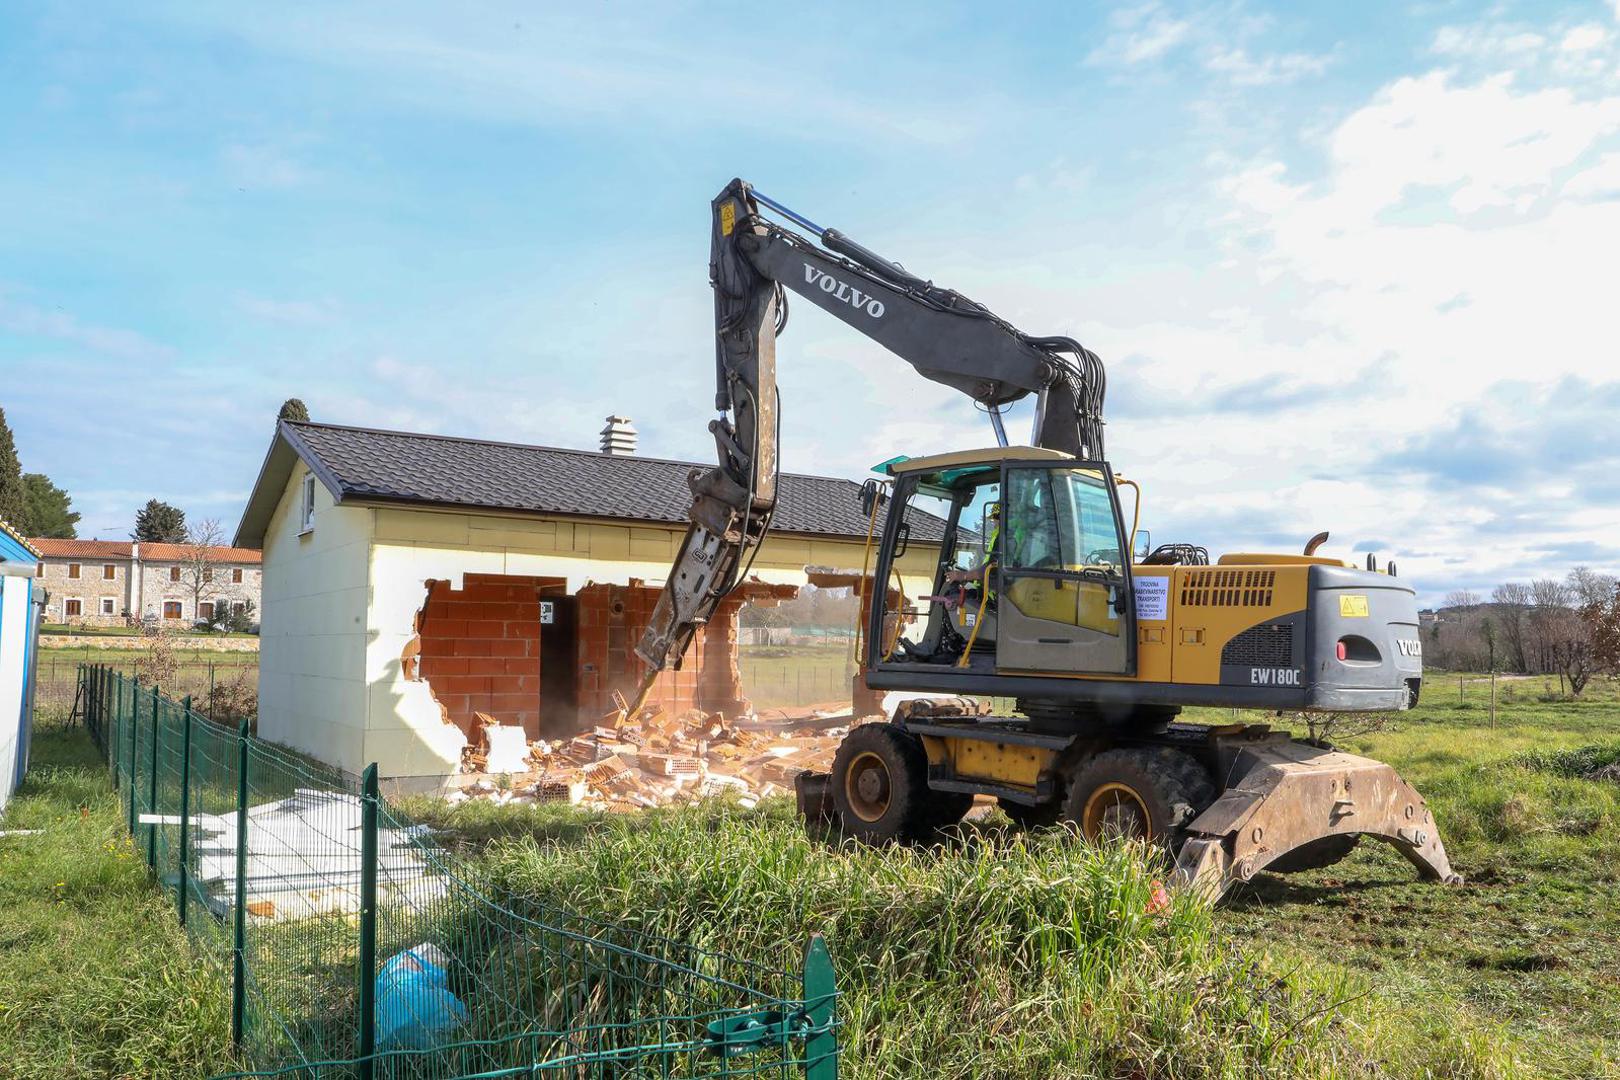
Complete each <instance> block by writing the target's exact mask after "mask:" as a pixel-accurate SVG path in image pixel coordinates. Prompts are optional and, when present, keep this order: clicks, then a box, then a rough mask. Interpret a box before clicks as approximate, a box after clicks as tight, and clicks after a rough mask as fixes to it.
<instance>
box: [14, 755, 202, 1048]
mask: <svg viewBox="0 0 1620 1080" xmlns="http://www.w3.org/2000/svg"><path fill="white" fill-rule="evenodd" d="M3 826H4V828H5V829H6V830H8V831H9V830H38V833H37V834H35V835H12V836H4V837H0V1075H3V1076H6V1077H14V1078H17V1080H27V1078H34V1077H38V1078H40V1080H44V1078H47V1077H49V1078H58V1077H187V1078H191V1077H197V1076H207V1075H210V1074H212V1073H218V1072H222V1071H226V1069H227V1067H228V1066H229V1065H230V1062H229V1061H228V1060H227V1058H226V1055H225V1054H224V1053H223V1050H224V1048H225V1047H227V1046H228V1045H229V1040H230V1025H229V1020H228V994H227V991H226V983H225V980H224V979H223V978H222V976H221V975H220V974H219V973H217V972H215V971H213V970H212V969H211V968H208V967H207V966H205V965H203V964H202V963H201V962H200V959H199V958H198V957H196V956H194V954H193V953H192V951H191V949H190V947H189V946H188V944H187V943H186V940H185V937H184V935H183V934H182V933H181V931H180V928H179V925H178V924H177V923H176V921H175V917H174V911H173V908H172V907H171V906H170V904H169V901H168V899H167V898H166V897H163V896H160V895H159V894H158V892H157V890H156V888H155V887H154V885H153V884H152V881H151V877H150V875H149V874H148V873H147V870H146V864H145V863H144V862H143V861H142V859H141V857H140V855H139V853H137V852H136V851H135V850H134V849H133V847H132V846H131V845H130V843H129V841H128V837H127V834H126V833H125V831H124V817H123V813H122V808H121V807H119V806H118V805H117V803H116V800H115V799H114V797H113V793H112V789H111V787H110V786H109V785H108V783H107V774H106V771H105V769H104V768H103V766H102V764H101V759H100V758H99V756H97V754H96V752H95V749H94V747H92V746H91V745H90V741H89V739H88V737H86V736H85V734H84V732H83V731H82V730H79V731H73V732H63V731H61V730H60V729H55V730H52V729H46V730H43V731H39V732H36V733H35V736H34V743H33V760H32V763H31V768H30V770H29V774H28V779H27V782H26V783H25V784H24V786H23V788H22V789H21V790H20V791H19V792H18V794H17V796H16V797H15V798H14V799H13V800H12V802H11V804H10V806H8V807H7V808H6V812H5V819H4V822H3Z"/></svg>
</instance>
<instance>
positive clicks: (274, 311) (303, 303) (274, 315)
mask: <svg viewBox="0 0 1620 1080" xmlns="http://www.w3.org/2000/svg"><path fill="white" fill-rule="evenodd" d="M236 306H237V307H239V308H241V309H242V310H243V311H244V312H246V313H247V314H249V315H252V316H253V317H254V318H256V319H263V320H264V321H265V322H272V323H283V324H285V325H288V326H325V325H327V324H330V323H331V322H332V321H333V320H334V319H336V318H337V314H338V304H337V302H336V301H334V300H277V299H274V298H272V297H268V296H245V295H244V296H238V297H237V298H236Z"/></svg>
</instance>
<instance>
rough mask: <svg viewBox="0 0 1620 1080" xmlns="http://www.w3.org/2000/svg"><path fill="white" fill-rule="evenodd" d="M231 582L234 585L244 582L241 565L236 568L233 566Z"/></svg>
mask: <svg viewBox="0 0 1620 1080" xmlns="http://www.w3.org/2000/svg"><path fill="white" fill-rule="evenodd" d="M231 584H233V585H240V584H242V568H241V567H240V566H238V567H235V568H233V569H232V570H231Z"/></svg>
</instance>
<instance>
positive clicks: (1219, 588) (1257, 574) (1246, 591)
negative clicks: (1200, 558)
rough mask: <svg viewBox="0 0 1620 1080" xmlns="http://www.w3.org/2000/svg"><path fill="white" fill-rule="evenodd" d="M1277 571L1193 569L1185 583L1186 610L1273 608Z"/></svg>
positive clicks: (1182, 585)
mask: <svg viewBox="0 0 1620 1080" xmlns="http://www.w3.org/2000/svg"><path fill="white" fill-rule="evenodd" d="M1276 583H1277V571H1275V570H1222V569H1212V570H1190V571H1188V572H1187V574H1186V576H1185V577H1183V578H1182V580H1181V603H1182V605H1183V606H1185V607H1270V606H1271V596H1272V589H1273V587H1274V586H1275V585H1276Z"/></svg>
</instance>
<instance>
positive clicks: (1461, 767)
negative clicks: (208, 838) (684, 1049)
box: [438, 677, 1620, 1080]
mask: <svg viewBox="0 0 1620 1080" xmlns="http://www.w3.org/2000/svg"><path fill="white" fill-rule="evenodd" d="M1429 690H1430V692H1429V694H1428V700H1426V701H1425V702H1424V703H1423V704H1422V705H1421V707H1420V708H1418V709H1417V710H1415V711H1413V712H1411V713H1408V714H1404V715H1402V716H1400V717H1399V718H1397V719H1395V720H1394V721H1393V722H1392V723H1391V724H1390V726H1389V727H1388V729H1387V730H1385V731H1384V732H1382V733H1379V734H1376V735H1372V736H1368V737H1365V738H1358V739H1351V740H1345V745H1346V747H1347V748H1348V749H1353V750H1357V751H1360V752H1364V753H1368V754H1370V755H1372V756H1375V757H1380V758H1382V759H1384V760H1386V761H1389V762H1390V763H1391V764H1393V765H1395V766H1396V767H1397V768H1398V769H1400V770H1401V771H1402V773H1403V774H1404V775H1405V776H1407V778H1408V779H1410V780H1411V781H1412V782H1413V783H1415V784H1416V785H1417V786H1418V787H1419V788H1420V790H1422V791H1423V792H1424V794H1425V795H1426V796H1427V798H1428V799H1429V801H1430V803H1431V805H1432V807H1433V809H1434V812H1435V815H1436V818H1437V821H1438V822H1439V825H1440V828H1441V830H1442V833H1443V835H1444V837H1445V840H1446V842H1447V845H1448V847H1449V849H1450V852H1451V856H1452V860H1453V862H1454V864H1455V865H1456V867H1457V868H1458V869H1459V870H1460V871H1461V872H1462V873H1464V874H1465V875H1466V876H1467V877H1468V879H1469V881H1468V883H1467V884H1465V885H1463V886H1461V887H1456V888H1446V887H1441V886H1437V885H1433V884H1427V883H1422V882H1418V881H1417V880H1415V875H1414V873H1413V871H1412V869H1411V868H1410V866H1409V865H1408V864H1407V863H1406V862H1405V860H1404V859H1402V858H1401V857H1400V856H1399V855H1398V854H1397V853H1396V852H1395V851H1394V850H1393V849H1391V848H1388V847H1386V846H1384V845H1381V844H1377V843H1374V842H1370V841H1369V842H1364V844H1363V845H1362V848H1361V849H1360V850H1358V851H1357V852H1356V853H1355V854H1354V855H1352V856H1351V858H1350V859H1348V860H1346V861H1345V862H1343V863H1341V864H1340V865H1338V866H1336V867H1333V868H1331V869H1328V870H1323V871H1317V872H1314V873H1310V874H1301V875H1295V876H1291V877H1283V876H1277V875H1263V876H1262V877H1261V878H1260V879H1258V880H1257V882H1256V883H1255V884H1254V885H1252V886H1250V887H1248V888H1245V889H1243V890H1240V891H1238V892H1237V893H1235V894H1234V895H1233V896H1231V897H1230V898H1229V899H1228V900H1227V902H1226V903H1224V904H1223V905H1222V906H1221V907H1219V908H1217V909H1215V910H1214V911H1213V912H1210V911H1207V910H1205V909H1200V908H1197V907H1196V906H1195V905H1188V906H1186V907H1178V908H1177V909H1176V912H1175V914H1174V915H1173V916H1172V917H1171V918H1169V919H1168V920H1166V921H1157V920H1154V919H1144V918H1142V917H1141V916H1140V910H1141V909H1140V902H1141V899H1142V893H1141V892H1140V890H1141V888H1142V885H1143V882H1144V880H1145V878H1144V876H1143V874H1142V872H1141V870H1140V868H1139V864H1137V863H1133V862H1132V861H1131V860H1129V859H1125V860H1123V861H1121V860H1120V859H1119V857H1118V853H1113V854H1107V853H1105V854H1103V855H1098V854H1096V853H1093V852H1086V851H1083V850H1081V851H1077V850H1076V848H1075V845H1073V844H1072V843H1070V842H1069V841H1068V840H1067V839H1066V838H1064V837H1063V836H1061V835H1056V834H1051V833H1049V834H1045V835H1038V836H1024V835H1020V834H1013V833H1010V832H1008V831H1007V830H1005V829H1004V828H1002V827H1001V826H1000V825H999V824H997V822H998V821H999V817H993V818H992V819H991V820H990V821H989V822H987V823H985V824H982V825H970V826H968V827H967V828H966V830H965V835H964V837H963V839H962V840H961V841H959V842H957V843H956V844H954V845H952V846H951V847H949V848H947V849H945V850H941V851H922V852H919V851H912V850H891V851H880V852H873V851H869V850H863V849H854V850H849V849H833V848H829V847H826V846H824V845H821V844H818V843H816V842H815V841H813V840H810V839H807V838H806V837H805V836H804V834H803V831H802V828H801V827H800V825H799V824H798V823H797V822H795V821H794V820H792V818H791V816H790V815H788V814H787V813H786V812H785V808H782V807H778V808H775V809H774V810H773V811H767V812H765V813H761V814H756V815H744V814H735V815H732V816H731V817H728V818H726V819H725V822H724V825H723V827H721V826H718V825H717V824H716V823H715V822H714V821H713V820H712V819H708V818H705V817H704V816H703V815H702V814H699V813H690V812H689V813H687V814H684V815H683V814H680V813H676V814H670V815H662V816H659V815H654V816H653V817H652V818H651V819H650V820H649V819H647V818H638V819H635V820H634V821H630V822H626V821H623V820H620V819H602V820H599V821H596V822H595V823H584V824H583V826H582V822H581V821H580V819H579V818H578V816H577V815H574V816H566V815H565V816H562V817H559V816H558V815H557V814H555V813H554V812H552V811H549V810H540V811H528V810H511V809H503V808H493V807H487V806H479V805H476V804H467V805H465V806H464V807H462V808H459V809H457V810H456V811H454V812H451V813H448V814H444V815H440V816H439V817H438V821H439V823H440V824H441V825H445V826H448V827H449V828H451V829H452V830H457V831H460V832H462V833H463V834H464V835H466V836H468V837H469V838H470V839H472V840H473V841H474V842H476V843H478V844H487V845H488V846H487V848H486V850H487V852H488V857H489V859H490V861H491V865H492V866H493V867H494V868H495V871H496V873H497V876H498V878H499V880H501V881H502V883H503V885H504V886H505V887H508V888H511V889H513V890H515V891H518V892H523V893H527V894H532V895H535V896H537V897H542V898H544V899H546V900H548V901H551V902H556V903H562V904H564V905H567V906H572V907H575V908H582V909H584V910H586V911H591V912H596V913H614V915H615V917H618V918H623V917H624V915H623V913H624V912H629V913H630V918H632V919H633V920H636V921H638V922H643V923H645V924H647V925H649V926H651V927H653V928H655V929H658V930H659V931H661V932H664V933H669V934H671V935H673V936H676V937H678V938H681V939H683V940H692V941H699V942H704V943H732V947H733V948H735V947H736V943H747V944H748V946H749V948H753V949H757V950H769V949H772V948H775V949H777V950H781V949H784V948H787V947H790V946H791V945H792V944H794V943H797V942H799V941H802V939H803V937H804V936H806V935H807V934H808V933H810V932H811V931H812V930H815V929H820V930H823V931H825V932H827V933H828V934H829V939H830V941H831V942H832V944H833V948H834V952H835V959H836V960H837V962H838V965H839V971H840V973H841V976H842V977H844V978H845V980H846V981H845V983H844V985H845V987H846V990H847V993H848V996H847V997H846V999H845V1008H846V1016H847V1018H848V1021H849V1029H848V1032H847V1034H848V1036H849V1046H850V1049H849V1052H848V1056H847V1057H846V1059H845V1060H846V1063H847V1068H846V1071H845V1075H852V1076H859V1077H878V1076H910V1075H929V1074H934V1075H940V1076H959V1075H979V1076H1017V1077H1025V1076H1027V1077H1032V1078H1033V1077H1045V1076H1067V1075H1074V1076H1091V1075H1096V1076H1110V1077H1111V1076H1122V1077H1124V1076H1132V1077H1135V1076H1144V1077H1160V1076H1164V1077H1225V1076H1234V1077H1236V1076H1251V1075H1265V1076H1288V1077H1294V1076H1300V1077H1365V1076H1390V1077H1407V1076H1417V1077H1518V1076H1547V1077H1567V1078H1571V1080H1573V1078H1577V1077H1579V1078H1586V1077H1605V1076H1607V1077H1615V1076H1620V1041H1617V1033H1620V782H1616V781H1615V780H1610V779H1590V778H1587V777H1586V775H1585V774H1586V773H1588V772H1591V771H1592V770H1593V769H1595V768H1597V767H1599V766H1600V765H1601V764H1602V763H1604V762H1606V761H1609V760H1612V759H1615V758H1620V693H1617V690H1616V687H1615V686H1614V684H1612V683H1608V682H1605V683H1603V684H1601V685H1598V684H1594V685H1593V686H1592V687H1590V688H1589V689H1588V691H1587V694H1586V696H1585V697H1583V698H1582V699H1581V700H1579V701H1573V702H1572V701H1562V700H1546V701H1544V700H1540V698H1541V697H1542V696H1543V695H1544V693H1546V691H1547V688H1545V687H1544V686H1543V684H1542V683H1541V681H1540V680H1531V681H1520V682H1514V683H1503V684H1502V685H1501V686H1500V688H1499V690H1500V699H1499V708H1498V716H1497V724H1496V727H1495V728H1494V729H1492V728H1491V726H1490V721H1489V712H1488V709H1487V707H1486V705H1487V700H1488V698H1487V694H1488V686H1487V684H1486V683H1485V682H1483V681H1480V682H1473V681H1469V682H1466V683H1465V684H1464V687H1463V695H1462V697H1461V699H1459V695H1458V687H1457V683H1456V681H1455V679H1454V678H1453V679H1447V678H1445V677H1436V678H1435V679H1433V680H1432V681H1431V685H1430V688H1429ZM1547 696H1549V697H1551V696H1555V695H1551V694H1547ZM1190 718H1194V719H1204V720H1209V721H1217V722H1226V721H1229V720H1231V719H1232V716H1231V714H1230V713H1229V712H1215V711H1208V712H1204V713H1203V714H1202V716H1199V715H1197V713H1196V712H1195V713H1194V715H1193V716H1191V717H1190ZM1250 719H1254V720H1263V719H1264V718H1263V717H1250ZM1581 748H1587V749H1586V750H1585V751H1584V752H1579V753H1571V752H1572V751H1578V750H1580V749H1581ZM1594 748H1595V749H1594ZM1616 771H1617V772H1620V769H1617V770H1616Z"/></svg>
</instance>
